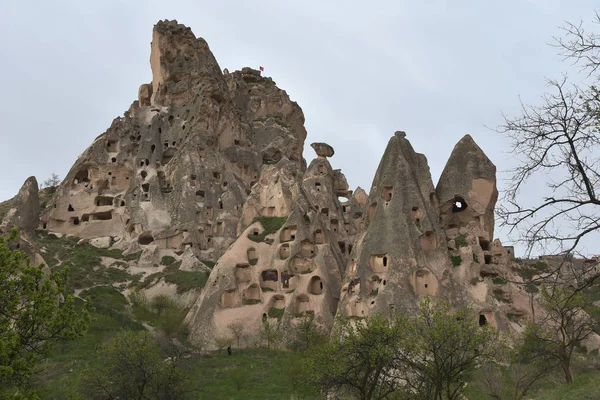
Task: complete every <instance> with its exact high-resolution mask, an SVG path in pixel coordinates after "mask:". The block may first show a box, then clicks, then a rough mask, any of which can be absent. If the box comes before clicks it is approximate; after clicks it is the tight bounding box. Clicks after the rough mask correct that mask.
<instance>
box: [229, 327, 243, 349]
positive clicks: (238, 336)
mask: <svg viewBox="0 0 600 400" xmlns="http://www.w3.org/2000/svg"><path fill="white" fill-rule="evenodd" d="M227 328H228V329H229V330H230V331H231V333H232V334H233V336H235V338H236V339H237V347H238V349H239V348H240V339H241V338H242V336H243V335H244V330H245V327H244V324H242V323H241V322H232V323H230V324H229V325H227Z"/></svg>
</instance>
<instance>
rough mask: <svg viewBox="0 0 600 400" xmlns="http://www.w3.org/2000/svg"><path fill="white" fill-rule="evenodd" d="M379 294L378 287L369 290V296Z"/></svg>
mask: <svg viewBox="0 0 600 400" xmlns="http://www.w3.org/2000/svg"><path fill="white" fill-rule="evenodd" d="M378 294H379V288H377V289H373V290H371V296H377V295H378Z"/></svg>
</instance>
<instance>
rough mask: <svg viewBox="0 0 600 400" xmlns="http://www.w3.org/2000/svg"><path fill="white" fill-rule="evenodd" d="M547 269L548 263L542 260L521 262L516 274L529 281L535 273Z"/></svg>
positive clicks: (541, 272)
mask: <svg viewBox="0 0 600 400" xmlns="http://www.w3.org/2000/svg"><path fill="white" fill-rule="evenodd" d="M548 271H549V269H548V264H546V263H545V262H543V261H538V262H536V263H525V264H521V266H520V267H519V268H517V270H516V272H517V274H519V275H520V276H521V278H523V279H524V280H526V281H530V280H531V279H532V278H533V277H534V276H535V275H540V274H543V273H545V272H548Z"/></svg>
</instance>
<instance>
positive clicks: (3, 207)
mask: <svg viewBox="0 0 600 400" xmlns="http://www.w3.org/2000/svg"><path fill="white" fill-rule="evenodd" d="M14 201H15V197H13V198H12V199H9V200H5V201H3V202H1V203H0V221H2V220H3V219H4V216H6V213H8V210H10V208H11V207H12V204H13V202H14Z"/></svg>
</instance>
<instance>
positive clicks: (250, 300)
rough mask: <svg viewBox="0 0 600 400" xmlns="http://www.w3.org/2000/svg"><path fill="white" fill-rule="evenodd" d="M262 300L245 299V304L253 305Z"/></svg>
mask: <svg viewBox="0 0 600 400" xmlns="http://www.w3.org/2000/svg"><path fill="white" fill-rule="evenodd" d="M260 302H261V300H260V299H244V305H245V306H250V305H253V304H258V303H260Z"/></svg>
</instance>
